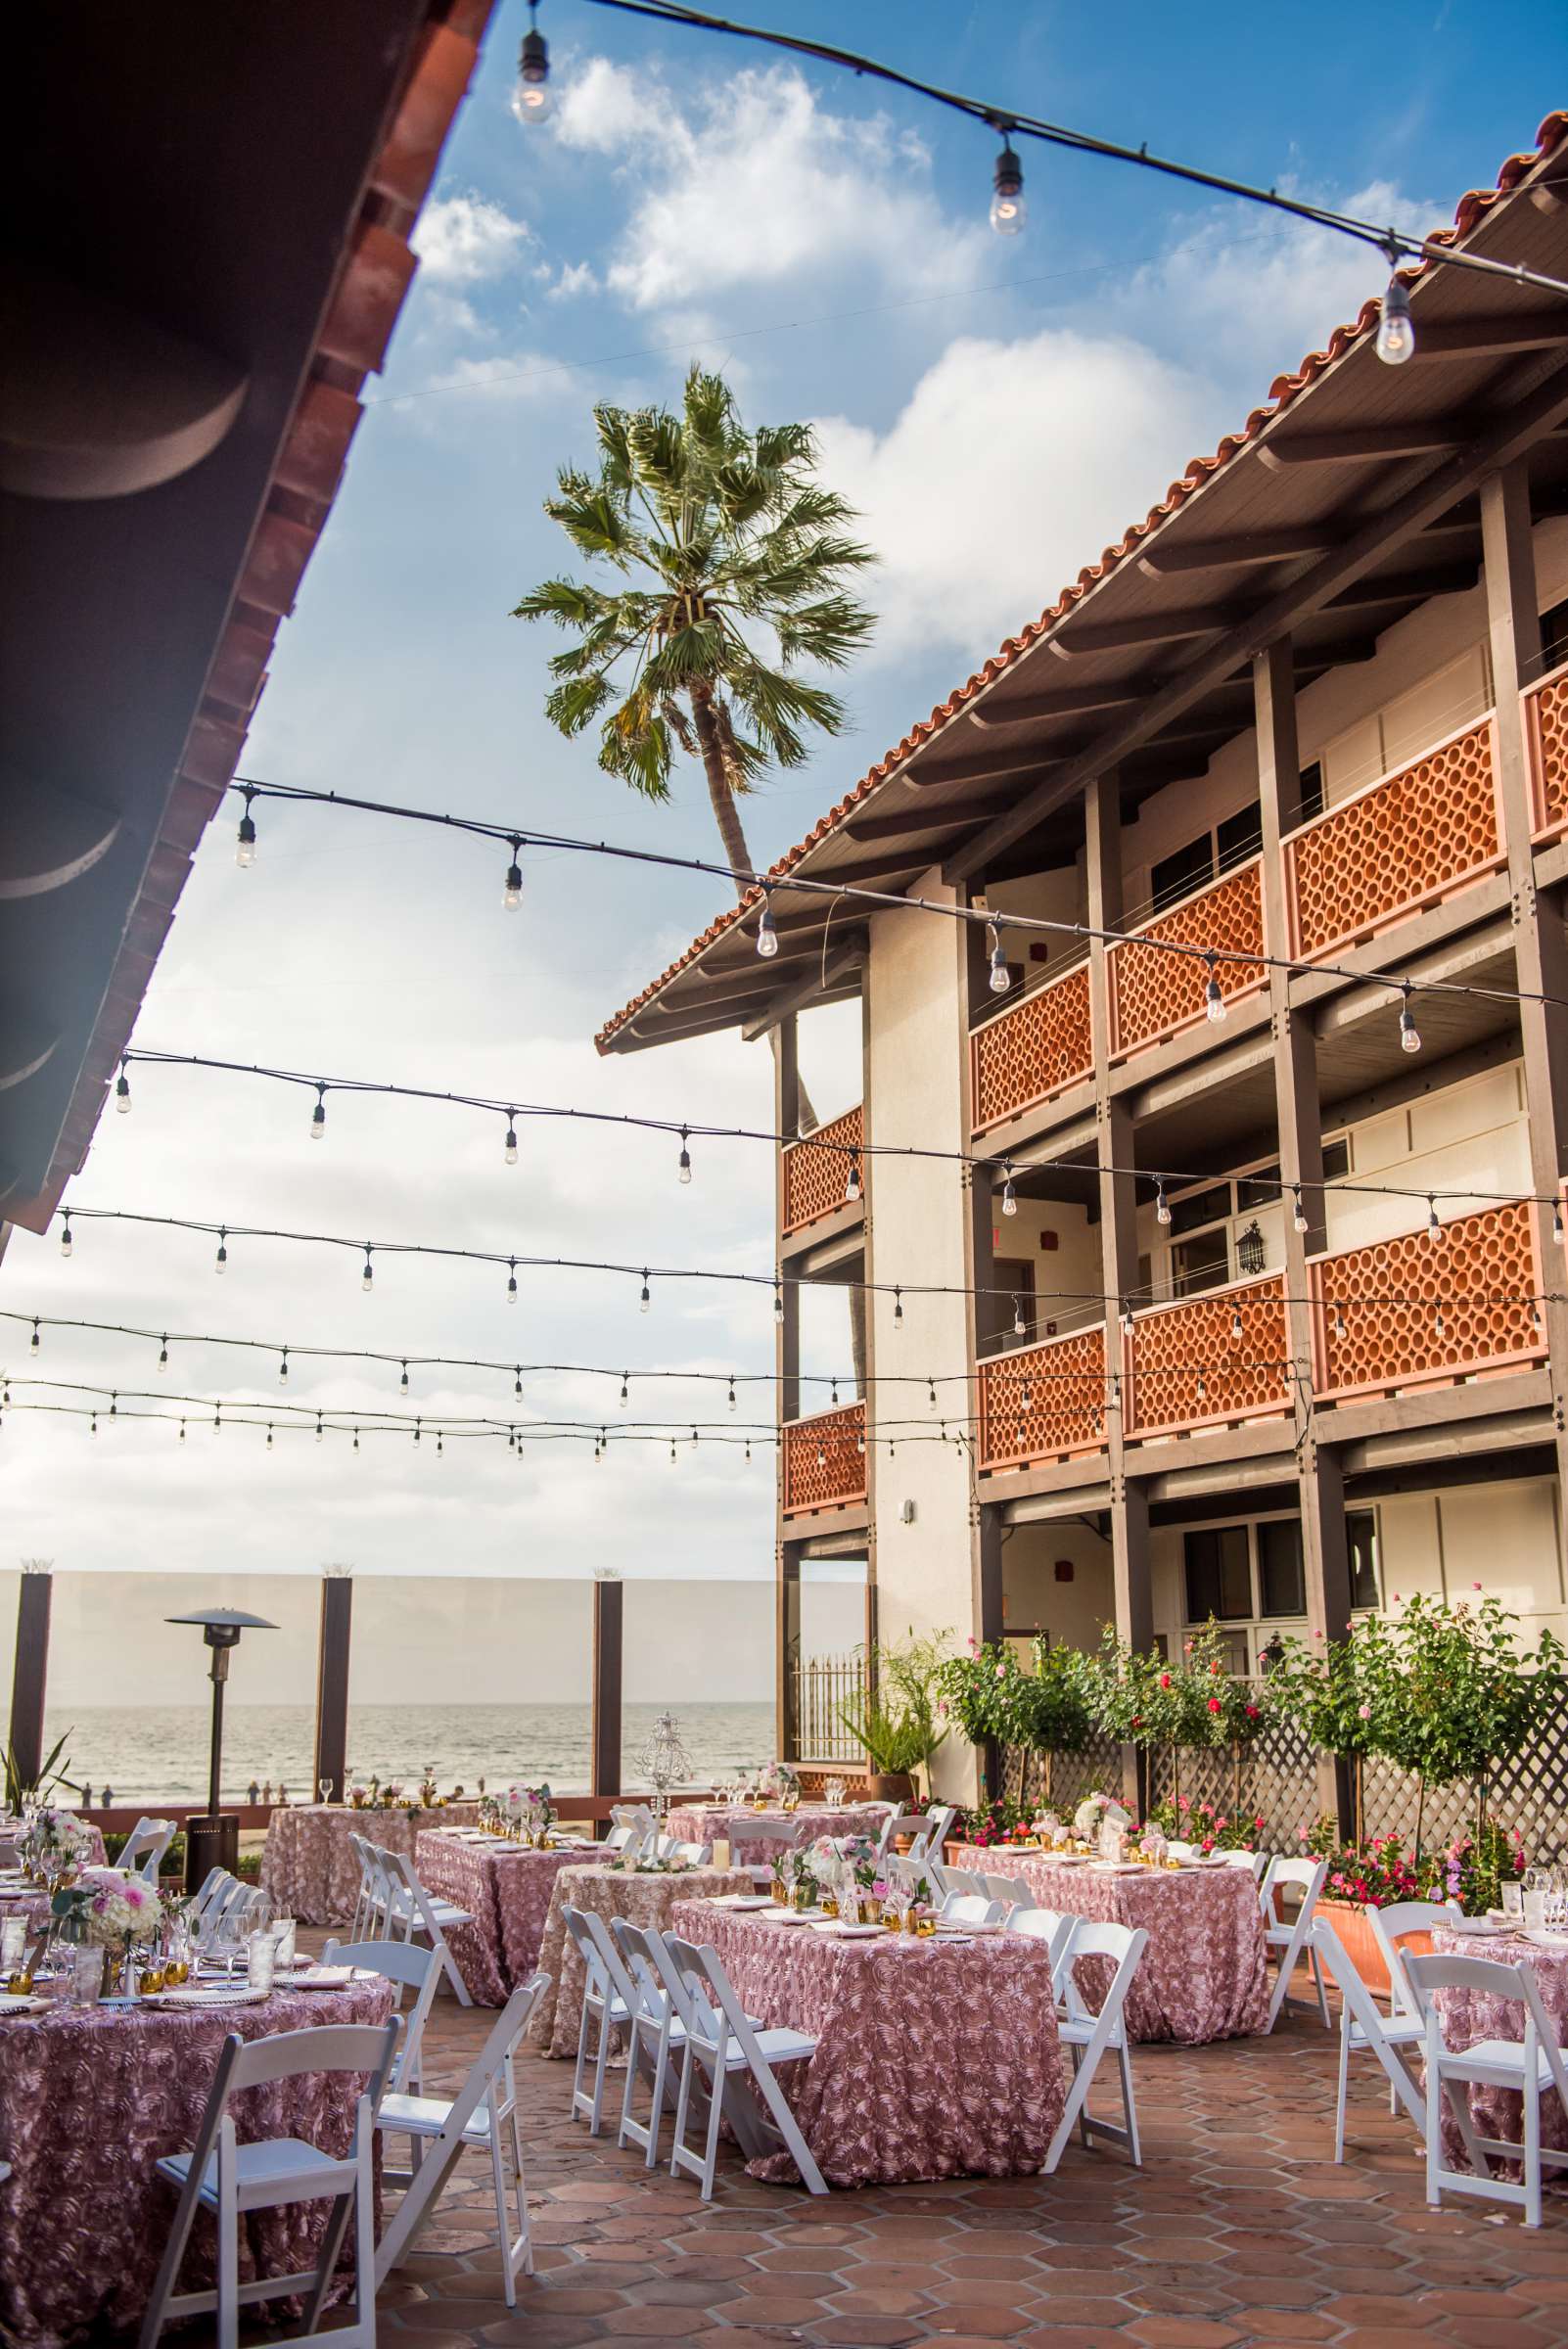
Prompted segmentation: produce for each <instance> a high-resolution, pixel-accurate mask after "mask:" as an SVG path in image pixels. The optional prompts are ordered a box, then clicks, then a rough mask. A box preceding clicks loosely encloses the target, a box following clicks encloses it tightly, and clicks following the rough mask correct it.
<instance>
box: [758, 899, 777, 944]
mask: <svg viewBox="0 0 1568 2349" xmlns="http://www.w3.org/2000/svg"><path fill="white" fill-rule="evenodd" d="M757 951H758V953H759V954H761V957H762V960H763V961H764V962H771V961H772V959H773V957H774V955H775V954H776V953H777V952H778V932H777V931H776V930H775V929H774V927H773V908H772V905H771V904H770V903H769V901H768V895H767V888H766V885H765V883H764V885H763V889H762V908H761V912H760V913H759V915H758V917H757Z"/></svg>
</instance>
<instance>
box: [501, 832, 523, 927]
mask: <svg viewBox="0 0 1568 2349" xmlns="http://www.w3.org/2000/svg"><path fill="white" fill-rule="evenodd" d="M522 853H523V842H522V840H521V838H520V837H519V836H518V835H517V834H516V833H514V834H513V836H512V861H511V863H510V864H509V865H508V866H507V868H506V883H505V886H504V887H503V889H502V891H501V903H502V904H503V905H504V906H505V907H506V910H507V912H508V913H516V911H517V909H518V907H519V906H520V905H521V904H522V902H523V867H522V866H521V864H519V862H518V858H519V857H520V856H521V855H522Z"/></svg>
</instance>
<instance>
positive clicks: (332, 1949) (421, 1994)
mask: <svg viewBox="0 0 1568 2349" xmlns="http://www.w3.org/2000/svg"><path fill="white" fill-rule="evenodd" d="M321 1962H322V1964H323V1965H352V1966H357V1967H358V1968H359V1969H360V1970H361V1971H362V1972H364V1973H367V1974H380V1975H381V1977H382V1979H383V1980H384V1981H387V1982H392V1983H395V1984H396V1987H397V2006H398V2013H399V2020H400V2022H401V2026H402V2040H401V2044H400V2046H399V2047H398V2050H397V2054H396V2057H395V2059H394V2061H393V2063H392V2078H391V2080H390V2082H389V2083H388V2085H389V2086H390V2087H392V2088H401V2089H410V2090H412V2091H413V2092H414V2093H415V2094H416V2095H417V2093H418V2090H419V2084H420V2066H421V2059H422V2052H423V2048H424V2040H425V2025H426V2024H427V2023H428V2022H429V2020H430V2010H431V2007H432V2006H433V2004H435V2000H436V1992H437V1989H438V1986H439V1983H440V1978H441V1969H440V1962H439V1960H438V1957H437V1956H436V1953H435V1951H434V1950H426V1949H422V1948H421V1947H420V1945H419V1943H418V1942H416V1941H346V1942H338V1941H329V1942H327V1943H326V1945H325V1947H324V1948H323V1950H322V1953H321ZM405 1990H411V1991H412V1992H413V1994H414V2003H413V2004H412V2006H410V2007H409V2009H408V2011H407V2013H406V2014H404V2013H402V2004H403V1993H404V1991H405Z"/></svg>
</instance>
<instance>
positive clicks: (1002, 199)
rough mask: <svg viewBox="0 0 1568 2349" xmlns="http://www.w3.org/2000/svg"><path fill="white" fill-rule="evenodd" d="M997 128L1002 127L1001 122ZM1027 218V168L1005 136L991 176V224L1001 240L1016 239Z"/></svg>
mask: <svg viewBox="0 0 1568 2349" xmlns="http://www.w3.org/2000/svg"><path fill="white" fill-rule="evenodd" d="M997 128H998V129H1000V128H1001V125H1000V124H999V123H998V125H997ZM1026 217H1027V213H1026V208H1025V205H1024V166H1023V164H1022V163H1021V162H1020V161H1019V160H1018V158H1017V156H1016V155H1015V154H1014V153H1013V149H1012V143H1011V141H1010V140H1009V139H1008V138H1007V136H1006V135H1005V133H1004V134H1003V138H1002V151H1001V153H1000V155H998V156H997V158H996V165H995V169H994V170H993V171H992V198H991V225H992V228H993V229H994V230H995V232H996V234H997V236H999V237H1016V236H1018V235H1020V234H1021V233H1022V230H1023V226H1024V221H1025V218H1026Z"/></svg>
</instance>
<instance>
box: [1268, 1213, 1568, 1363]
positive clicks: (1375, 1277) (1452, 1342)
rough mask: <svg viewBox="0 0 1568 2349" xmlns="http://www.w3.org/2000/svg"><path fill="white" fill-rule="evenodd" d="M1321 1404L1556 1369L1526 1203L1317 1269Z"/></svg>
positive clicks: (1413, 1234)
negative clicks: (1490, 1369)
mask: <svg viewBox="0 0 1568 2349" xmlns="http://www.w3.org/2000/svg"><path fill="white" fill-rule="evenodd" d="M1312 1279H1313V1294H1314V1299H1315V1300H1316V1315H1315V1317H1316V1323H1317V1330H1316V1351H1317V1361H1318V1374H1317V1377H1316V1379H1315V1381H1314V1384H1315V1386H1316V1389H1317V1392H1318V1394H1319V1395H1321V1396H1333V1395H1367V1394H1379V1393H1389V1392H1391V1391H1393V1390H1394V1389H1396V1388H1399V1387H1404V1386H1410V1385H1413V1384H1416V1383H1418V1382H1419V1381H1420V1380H1422V1379H1428V1378H1430V1379H1446V1378H1454V1377H1462V1376H1463V1375H1465V1374H1466V1373H1467V1372H1469V1371H1472V1370H1480V1369H1485V1368H1486V1367H1487V1366H1488V1365H1489V1364H1500V1363H1502V1362H1508V1361H1535V1360H1541V1359H1545V1351H1546V1340H1545V1329H1544V1327H1542V1326H1541V1325H1540V1320H1539V1316H1540V1313H1541V1308H1540V1304H1539V1302H1537V1303H1536V1304H1535V1312H1536V1314H1537V1317H1538V1318H1537V1320H1536V1321H1532V1319H1531V1307H1532V1301H1533V1300H1534V1298H1535V1292H1536V1291H1537V1290H1539V1289H1540V1287H1541V1285H1542V1284H1541V1281H1540V1279H1539V1278H1538V1277H1537V1271H1536V1251H1535V1239H1534V1235H1533V1233H1532V1230H1531V1221H1530V1208H1529V1206H1528V1204H1527V1203H1526V1202H1524V1201H1521V1200H1514V1201H1512V1202H1510V1203H1509V1204H1508V1205H1507V1206H1503V1207H1488V1208H1483V1209H1482V1210H1481V1211H1480V1213H1479V1214H1477V1215H1473V1216H1458V1217H1456V1218H1455V1219H1454V1220H1453V1221H1452V1222H1449V1223H1443V1224H1440V1225H1439V1227H1438V1229H1437V1231H1436V1232H1435V1233H1431V1234H1428V1233H1427V1232H1426V1231H1424V1230H1423V1231H1410V1232H1402V1233H1401V1234H1400V1236H1399V1237H1398V1238H1397V1239H1392V1240H1378V1241H1375V1242H1373V1243H1372V1244H1371V1245H1370V1246H1368V1247H1365V1248H1351V1249H1347V1250H1346V1251H1345V1252H1344V1253H1343V1254H1341V1255H1339V1256H1325V1257H1320V1258H1319V1259H1318V1260H1317V1261H1316V1262H1315V1263H1314V1266H1313V1267H1312Z"/></svg>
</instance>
